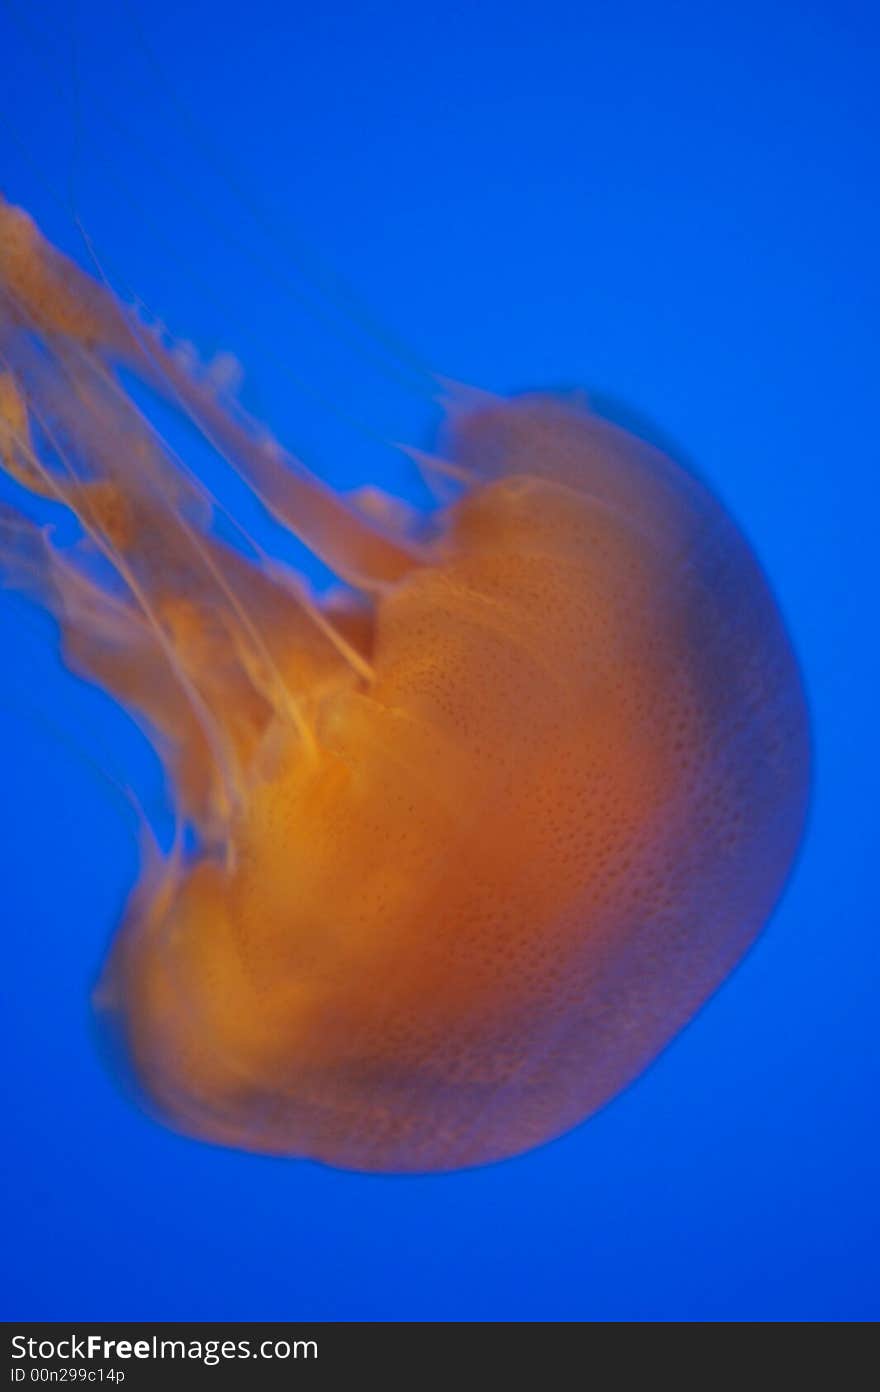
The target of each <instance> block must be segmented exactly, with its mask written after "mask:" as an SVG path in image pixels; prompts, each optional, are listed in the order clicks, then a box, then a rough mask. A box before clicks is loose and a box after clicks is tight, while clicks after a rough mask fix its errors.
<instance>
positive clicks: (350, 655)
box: [0, 205, 809, 1171]
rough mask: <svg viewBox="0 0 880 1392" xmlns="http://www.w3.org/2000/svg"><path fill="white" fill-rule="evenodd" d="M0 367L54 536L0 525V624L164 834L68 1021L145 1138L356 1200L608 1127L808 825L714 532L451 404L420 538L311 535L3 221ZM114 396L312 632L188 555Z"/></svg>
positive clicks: (333, 528)
mask: <svg viewBox="0 0 880 1392" xmlns="http://www.w3.org/2000/svg"><path fill="white" fill-rule="evenodd" d="M0 346H2V365H3V371H2V377H0V452H2V458H3V462H4V465H5V468H6V470H7V472H8V473H9V474H10V475H11V476H12V477H13V479H14V480H15V481H16V483H17V485H18V486H19V487H20V488H21V489H22V490H28V492H27V493H24V492H23V494H22V496H23V498H25V500H27V499H28V494H31V495H40V497H41V498H42V500H44V501H43V503H42V506H43V507H45V508H46V509H48V510H49V511H50V512H51V511H53V510H54V511H57V510H58V509H59V507H61V508H66V509H69V510H72V512H73V513H74V514H75V516H76V519H78V523H79V527H78V529H77V534H76V538H75V539H74V540H73V541H70V540H69V539H68V540H66V541H65V542H64V544H61V543H59V542H58V541H56V540H55V539H54V538H53V533H52V529H51V528H50V527H47V526H45V525H42V526H41V525H38V524H37V523H36V522H34V521H31V520H27V516H26V514H27V512H28V507H27V506H25V509H24V511H22V512H18V511H15V512H13V511H9V510H7V511H6V512H5V513H4V515H3V522H2V537H3V541H2V563H3V568H4V572H5V577H6V580H7V583H9V584H11V585H13V586H16V587H19V588H22V589H24V590H25V591H27V592H28V593H29V594H30V595H31V596H34V597H36V598H37V600H38V601H39V602H40V603H41V604H43V605H45V606H47V607H48V608H49V609H51V611H52V612H53V613H54V614H55V615H56V616H57V619H58V622H59V624H60V628H61V632H62V635H63V643H64V652H65V655H66V660H67V662H68V664H69V665H70V667H71V668H73V669H74V670H75V671H76V672H78V673H80V674H81V675H83V676H84V677H86V678H87V679H89V680H91V681H93V682H97V683H99V684H100V685H101V686H102V687H104V688H106V689H107V690H108V691H109V692H111V693H113V695H114V696H115V697H116V698H118V700H119V701H120V702H121V703H123V704H124V705H125V706H126V707H127V708H128V709H129V710H131V711H132V712H134V713H135V714H136V715H137V717H138V718H139V719H140V721H141V722H142V723H143V724H144V725H145V726H146V727H147V728H148V729H149V731H150V732H151V733H152V736H153V738H154V741H155V744H156V746H157V748H158V749H159V751H160V753H161V756H162V758H163V760H164V763H165V766H166V768H167V771H168V774H169V777H170V780H171V783H172V786H173V789H174V793H175V800H176V807H177V819H178V823H179V828H180V831H179V834H178V835H177V836H176V838H175V840H174V844H173V846H171V847H170V849H167V850H166V852H165V853H164V854H159V853H158V852H154V853H153V854H152V855H150V856H149V857H148V858H147V859H146V862H145V866H144V870H143V874H142V878H141V882H140V884H139V885H138V887H137V888H136V890H135V892H134V894H133V895H132V897H131V900H130V902H129V905H128V907H127V910H126V913H125V917H124V921H123V923H122V925H121V927H120V929H119V932H118V934H117V937H116V940H115V943H114V946H113V948H112V951H111V953H110V957H109V960H108V962H107V964H106V966H105V969H104V972H103V976H102V979H101V981H100V984H99V987H98V989H97V992H96V1008H97V1010H98V1011H99V1012H100V1013H101V1015H102V1016H103V1017H104V1018H105V1020H106V1022H107V1024H108V1026H109V1027H110V1029H111V1030H112V1032H113V1034H114V1036H115V1037H116V1038H117V1039H118V1040H119V1042H120V1044H121V1046H122V1047H123V1049H124V1051H125V1056H126V1058H127V1060H128V1062H129V1064H130V1068H131V1072H132V1074H133V1076H134V1077H135V1078H136V1079H137V1081H138V1084H139V1088H140V1090H141V1093H142V1096H143V1099H144V1102H145V1104H146V1105H147V1106H148V1107H150V1108H151V1109H152V1110H153V1111H154V1112H155V1113H157V1114H158V1115H159V1116H160V1117H161V1118H163V1119H164V1120H165V1121H167V1122H168V1123H169V1124H170V1125H171V1126H174V1127H176V1128H178V1129H180V1130H181V1131H184V1132H186V1133H188V1134H190V1135H192V1136H197V1137H200V1138H202V1139H203V1140H206V1141H213V1142H219V1143H221V1144H224V1145H229V1146H237V1147H242V1148H244V1149H247V1150H253V1151H265V1152H269V1153H271V1154H275V1155H289V1156H309V1157H313V1158H317V1159H320V1160H324V1161H327V1162H329V1163H331V1164H335V1165H341V1166H347V1167H352V1168H357V1169H364V1170H387V1171H401V1170H439V1169H452V1168H455V1167H458V1166H464V1165H474V1164H478V1163H481V1162H483V1161H489V1160H496V1159H499V1158H500V1157H503V1156H508V1155H512V1154H514V1153H516V1152H518V1151H523V1150H526V1149H528V1148H529V1147H531V1146H535V1145H538V1144H539V1143H540V1142H542V1141H545V1140H547V1139H548V1138H550V1137H553V1136H557V1135H559V1134H560V1133H561V1132H564V1131H565V1130H566V1129H568V1128H569V1127H572V1126H574V1125H576V1124H577V1123H578V1122H580V1121H582V1120H583V1119H584V1118H585V1117H587V1116H588V1115H589V1114H590V1113H591V1112H594V1111H595V1110H596V1108H598V1107H600V1106H602V1104H603V1103H604V1102H607V1101H608V1099H609V1098H611V1097H613V1096H614V1095H615V1094H616V1093H617V1092H619V1091H620V1089H621V1088H623V1087H625V1086H626V1084H627V1083H629V1082H630V1081H631V1080H632V1079H633V1078H635V1077H636V1075H637V1074H638V1073H640V1072H641V1070H642V1069H644V1068H645V1066H646V1065H647V1064H648V1063H649V1062H650V1061H651V1060H652V1059H653V1058H654V1057H655V1055H656V1054H657V1053H658V1051H659V1050H660V1049H662V1048H663V1047H664V1045H666V1044H667V1043H668V1041H669V1040H670V1039H671V1038H672V1037H673V1036H674V1035H675V1034H676V1032H677V1031H678V1030H680V1029H681V1028H682V1026H683V1025H684V1024H685V1023H686V1022H687V1021H688V1020H689V1019H690V1018H691V1016H692V1015H693V1014H694V1012H695V1011H696V1010H697V1009H698V1007H699V1006H700V1005H701V1004H702V1002H703V1001H705V999H706V997H707V996H708V995H709V994H710V993H711V992H712V991H714V989H715V988H716V987H717V986H718V984H719V983H720V982H721V981H722V980H723V979H724V977H725V976H726V975H727V974H728V973H729V972H730V971H731V969H732V968H733V967H734V966H735V964H736V963H737V962H738V961H739V959H740V958H741V957H742V955H743V953H744V952H745V950H746V949H747V947H748V946H749V944H750V943H751V942H752V941H753V940H754V938H755V936H756V934H757V933H758V932H759V931H760V929H761V927H762V925H763V924H764V923H765V921H766V920H767V917H768V915H769V914H770V912H771V910H772V908H773V906H774V903H775V901H776V900H777V898H778V896H779V894H780V891H781V889H782V886H783V883H784V881H785V878H786V876H787V874H788V871H789V868H790V866H791V863H792V858H793V856H794V854H795V850H796V848H797V845H798V840H799V838H800V835H801V830H802V826H803V821H804V813H805V806H806V802H807V787H808V771H809V750H808V729H807V717H806V711H805V703H804V696H803V692H802V688H801V683H800V679H799V676H798V669H797V666H796V663H795V659H794V657H793V655H792V650H791V647H790V645H789V641H788V638H787V636H786V632H785V628H784V626H783V623H782V619H781V618H780V615H779V612H778V610H777V607H776V604H775V602H774V600H773V597H772V595H771V593H770V590H769V589H768V586H767V583H766V581H765V579H764V577H763V575H762V572H761V570H760V568H759V566H758V564H757V562H756V560H755V557H754V556H753V554H752V552H751V550H750V548H749V546H748V544H747V543H746V541H745V540H744V538H743V536H742V534H741V533H740V532H739V530H738V529H737V527H736V526H735V524H734V523H733V522H732V521H731V519H730V518H729V517H728V515H727V514H726V512H725V511H724V509H723V508H722V506H721V504H720V503H719V502H718V500H717V499H716V498H715V497H713V495H712V494H711V493H710V492H709V491H708V490H707V488H706V487H705V486H704V485H703V484H702V483H701V482H699V481H698V480H697V479H696V478H694V477H692V476H691V475H690V474H689V473H687V472H685V471H684V470H683V469H682V468H680V467H679V466H678V465H677V464H675V463H673V462H672V461H671V460H670V459H668V458H666V457H665V456H664V455H663V454H662V453H660V452H658V451H657V450H656V449H654V448H652V447H650V446H649V445H647V444H645V443H643V442H642V441H640V440H638V439H636V438H634V437H633V436H631V435H630V434H628V433H626V432H624V431H622V430H621V429H618V428H616V427H615V426H614V425H612V424H610V423H608V422H607V421H605V420H602V419H600V418H598V417H597V416H596V415H595V414H591V412H590V411H589V410H588V409H587V408H586V406H585V405H584V404H582V403H581V402H580V401H579V400H575V399H571V400H569V399H566V398H563V397H561V396H558V395H550V394H547V395H539V394H534V395H525V396H520V397H517V398H514V399H511V400H504V399H497V398H493V397H490V396H488V395H483V394H477V393H473V394H470V393H467V392H465V393H463V394H462V393H455V392H454V391H453V392H451V394H450V396H449V405H448V411H447V419H446V426H445V429H444V432H443V434H442V436H441V439H440V441H439V442H438V446H437V450H436V454H435V455H434V456H432V457H430V458H426V459H424V460H423V461H422V462H423V463H424V464H425V467H427V468H436V469H438V470H440V471H441V472H443V473H445V474H446V475H447V476H449V477H451V478H453V479H455V480H457V485H458V492H457V494H456V495H455V497H454V499H453V500H452V501H449V500H448V499H447V501H446V502H445V504H443V505H442V506H441V505H440V504H439V503H438V506H437V508H436V509H435V510H434V512H433V513H432V514H431V515H429V516H414V515H413V513H412V512H411V511H410V510H407V509H406V508H404V507H402V506H400V505H399V504H397V503H396V502H395V500H394V499H390V498H387V497H383V496H382V495H381V494H380V493H379V492H378V491H376V490H372V489H370V490H365V491H363V492H362V493H361V494H360V495H359V496H358V497H357V498H355V500H354V501H352V500H351V499H348V500H346V499H342V498H340V497H338V496H336V495H335V494H334V493H333V492H332V491H331V490H330V489H328V488H327V487H325V486H324V485H323V484H322V483H321V482H320V481H319V480H318V479H317V478H316V477H314V476H313V475H312V474H310V473H309V472H308V470H307V469H306V468H305V467H304V466H303V465H302V464H301V463H300V462H299V461H297V460H296V459H294V458H293V457H291V456H290V455H289V454H287V453H285V452H284V451H283V450H282V449H281V448H280V447H279V446H278V445H277V444H276V443H274V441H272V439H271V438H270V437H269V436H268V435H267V434H266V433H265V432H260V431H258V430H257V429H255V428H254V426H253V424H252V422H250V421H249V419H248V418H247V417H246V416H245V415H244V413H243V412H242V410H241V409H240V408H239V407H238V406H237V405H236V403H235V401H234V399H232V397H231V394H229V393H226V392H224V391H223V390H222V389H221V387H219V386H218V385H217V383H216V382H215V381H214V379H213V378H212V376H211V374H210V373H209V372H206V371H204V370H201V369H199V367H198V366H197V365H193V364H192V363H188V362H187V361H185V360H184V358H183V356H182V355H181V354H180V353H178V352H175V351H173V350H171V349H169V348H168V346H167V345H166V344H164V343H163V341H162V340H161V338H157V337H156V336H152V335H150V334H148V333H146V332H145V331H144V329H143V327H142V325H141V324H140V323H139V321H138V319H137V318H136V317H135V315H134V314H133V313H132V312H131V311H129V310H128V309H127V308H125V307H124V306H123V305H121V304H120V303H119V302H118V301H117V300H116V298H115V297H114V296H113V295H112V294H111V293H110V292H109V290H108V289H107V288H105V287H104V286H103V285H102V284H101V283H100V281H99V280H98V278H97V277H96V278H95V279H91V278H90V277H89V276H87V275H86V274H85V273H84V272H82V271H80V270H79V269H78V268H77V267H76V266H75V265H74V264H73V263H72V262H70V261H68V260H67V259H65V258H64V257H62V256H61V255H60V254H59V253H58V252H56V251H54V250H53V249H52V248H51V247H50V246H49V245H48V244H47V243H46V242H45V241H44V240H43V238H42V237H41V235H40V234H39V232H38V231H37V229H36V227H35V225H34V223H33V222H32V221H31V220H30V218H29V217H27V216H26V215H25V214H24V213H23V212H20V211H18V210H17V209H15V208H12V207H10V206H8V205H4V206H3V207H2V213H0ZM133 379H139V380H140V382H141V383H142V384H145V385H146V386H147V387H148V388H149V389H150V390H151V391H153V392H155V393H159V394H161V396H162V397H164V398H165V399H167V401H168V402H170V403H171V405H172V406H174V407H175V408H177V409H178V410H179V411H180V412H181V413H183V414H184V415H185V416H186V417H188V418H189V419H190V420H191V421H192V422H193V423H195V424H196V425H197V426H198V428H199V429H200V430H201V432H202V433H203V435H204V436H205V437H206V438H207V440H208V441H210V442H211V444H212V445H213V446H214V447H215V448H216V449H217V450H219V451H220V452H221V453H222V454H223V455H224V456H225V457H226V458H227V459H228V460H230V461H231V462H232V463H234V465H235V466H236V468H237V469H238V470H239V471H240V473H241V474H242V476H243V477H244V478H245V479H246V480H247V482H248V483H249V484H250V486H251V487H252V489H253V490H254V492H255V493H256V494H257V495H258V496H259V498H260V499H262V501H263V502H264V504H265V505H266V506H267V507H268V508H269V510H270V511H271V512H272V513H273V514H274V516H275V518H276V519H279V520H280V521H281V522H282V523H284V524H285V525H286V526H287V527H289V528H290V529H291V531H293V532H295V533H296V535H297V536H298V537H300V538H301V539H303V540H304V541H305V542H306V543H307V545H308V546H309V547H311V548H312V549H313V551H314V552H315V553H316V554H317V555H318V556H319V557H321V558H322V560H323V561H324V562H326V563H327V564H328V565H329V566H330V567H332V568H333V570H334V571H335V572H336V573H337V574H338V576H339V577H340V579H341V580H342V581H344V582H345V584H346V586H347V589H346V590H345V592H344V593H345V594H346V595H347V598H345V599H344V600H339V599H338V598H337V599H325V600H324V601H322V602H319V601H317V600H315V599H314V598H313V597H311V595H310V592H309V591H308V590H307V589H306V587H305V585H298V584H296V583H295V582H293V581H292V580H291V579H290V578H289V577H288V576H287V575H286V573H285V572H284V571H283V570H282V569H281V568H280V567H279V566H277V565H275V564H273V563H272V561H271V560H270V559H268V558H266V557H265V556H257V557H252V556H246V555H245V554H243V552H242V551H240V550H236V549H234V548H233V547H232V546H230V545H228V544H227V543H226V542H224V541H223V540H221V539H220V537H219V536H218V528H217V526H216V516H215V513H216V504H215V503H214V502H213V500H212V498H211V496H210V494H209V493H208V492H207V490H206V489H205V488H204V486H203V485H201V484H200V483H199V481H198V479H197V478H196V477H195V476H194V475H193V474H192V473H190V472H188V471H187V469H186V468H185V467H184V466H183V465H182V463H181V462H180V461H179V460H178V459H177V458H176V457H175V456H174V455H173V453H172V452H171V451H170V449H169V448H168V447H167V446H166V445H165V444H164V443H163V441H162V439H161V438H160V437H159V435H158V434H157V433H156V432H155V431H154V430H153V429H152V427H151V426H150V424H149V422H148V420H147V419H145V418H144V416H143V415H141V414H140V412H139V409H138V408H137V406H136V405H135V403H134V400H133V398H132V394H131V388H130V383H131V381H132V380H133ZM32 501H33V500H32V499H31V502H32ZM31 510H32V509H31ZM67 530H68V533H69V531H70V528H68V529H67Z"/></svg>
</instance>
